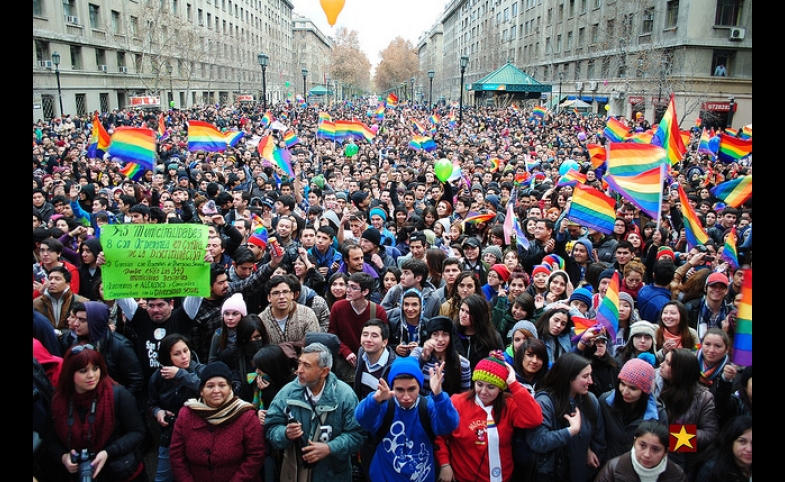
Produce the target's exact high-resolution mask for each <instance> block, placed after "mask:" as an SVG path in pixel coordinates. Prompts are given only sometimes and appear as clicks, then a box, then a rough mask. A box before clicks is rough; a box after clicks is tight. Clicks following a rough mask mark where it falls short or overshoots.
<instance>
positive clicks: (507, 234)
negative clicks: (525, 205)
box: [503, 196, 529, 249]
mask: <svg viewBox="0 0 785 482" xmlns="http://www.w3.org/2000/svg"><path fill="white" fill-rule="evenodd" d="M503 229H504V242H505V243H507V244H510V242H511V240H512V235H513V234H515V243H516V244H517V245H518V246H520V247H522V248H523V249H529V240H528V239H527V238H526V235H524V234H523V230H522V229H521V223H519V222H518V217H517V216H516V215H515V198H513V197H512V196H511V199H510V201H509V202H508V203H507V216H505V217H504V226H503Z"/></svg>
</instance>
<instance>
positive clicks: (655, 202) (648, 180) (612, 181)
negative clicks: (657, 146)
mask: <svg viewBox="0 0 785 482" xmlns="http://www.w3.org/2000/svg"><path fill="white" fill-rule="evenodd" d="M667 169H668V168H667V166H666V165H665V164H660V166H659V167H654V168H652V169H649V170H648V171H643V172H642V173H640V174H633V175H629V176H623V175H611V174H608V175H606V176H605V177H603V180H605V181H607V182H608V185H610V186H611V187H612V188H613V190H614V191H616V192H618V193H619V194H621V195H622V196H624V198H625V199H627V200H629V201H630V202H631V203H632V204H634V205H635V206H637V207H638V209H640V210H641V211H643V212H644V213H646V215H647V216H649V217H650V218H651V219H655V220H657V219H659V218H660V208H661V206H662V183H663V182H664V181H665V179H666V176H667Z"/></svg>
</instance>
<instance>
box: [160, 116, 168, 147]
mask: <svg viewBox="0 0 785 482" xmlns="http://www.w3.org/2000/svg"><path fill="white" fill-rule="evenodd" d="M168 136H169V133H168V132H166V119H164V113H163V112H161V113H160V114H158V140H159V141H162V140H164V139H166V138H167V137H168Z"/></svg>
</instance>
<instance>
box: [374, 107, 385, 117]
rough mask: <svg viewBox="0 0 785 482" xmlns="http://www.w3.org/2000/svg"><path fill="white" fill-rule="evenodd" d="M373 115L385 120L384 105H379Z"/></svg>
mask: <svg viewBox="0 0 785 482" xmlns="http://www.w3.org/2000/svg"><path fill="white" fill-rule="evenodd" d="M373 115H374V116H375V117H376V118H377V119H382V118H384V104H379V107H377V108H376V110H375V111H373Z"/></svg>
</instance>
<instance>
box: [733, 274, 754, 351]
mask: <svg viewBox="0 0 785 482" xmlns="http://www.w3.org/2000/svg"><path fill="white" fill-rule="evenodd" d="M732 353H733V363H736V364H737V365H741V366H749V365H752V269H748V270H745V271H744V281H742V283H741V303H739V315H738V318H736V332H735V333H734V335H733V352H732Z"/></svg>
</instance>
